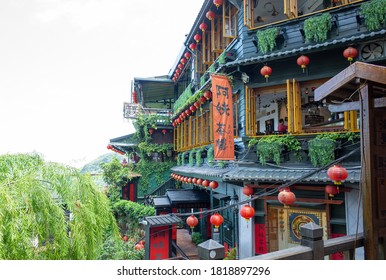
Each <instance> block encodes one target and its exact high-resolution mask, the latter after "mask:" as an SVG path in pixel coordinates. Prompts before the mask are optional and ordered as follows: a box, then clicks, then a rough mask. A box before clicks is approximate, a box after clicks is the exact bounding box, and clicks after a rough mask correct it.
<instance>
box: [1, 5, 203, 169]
mask: <svg viewBox="0 0 386 280" xmlns="http://www.w3.org/2000/svg"><path fill="white" fill-rule="evenodd" d="M202 4H203V0H162V1H159V0H147V1H144V0H141V1H139V0H0V131H1V132H0V154H6V153H25V152H28V153H29V152H38V153H41V154H43V156H44V158H45V159H46V160H49V161H55V162H60V163H64V164H69V165H72V166H75V167H81V166H83V164H85V163H87V162H89V161H91V160H93V159H95V158H96V157H98V156H99V155H101V154H104V153H107V152H108V150H107V149H106V146H107V144H108V142H109V140H110V139H111V138H116V137H119V136H123V135H126V134H129V133H131V132H133V128H132V126H131V125H130V124H129V123H128V122H127V121H125V120H124V119H123V117H122V107H123V106H122V105H123V102H125V101H129V97H130V88H131V81H132V79H133V77H152V76H157V75H165V74H168V72H169V69H170V68H171V67H172V66H173V63H174V61H175V60H176V59H177V55H178V54H179V51H180V49H181V47H182V45H183V42H184V40H185V34H187V33H188V32H189V31H190V28H191V26H192V24H193V23H194V20H195V18H196V16H197V14H198V12H199V10H200V8H201V6H202Z"/></svg>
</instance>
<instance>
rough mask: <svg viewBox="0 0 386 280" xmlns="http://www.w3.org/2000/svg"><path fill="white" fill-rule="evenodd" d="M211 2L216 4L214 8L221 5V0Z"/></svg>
mask: <svg viewBox="0 0 386 280" xmlns="http://www.w3.org/2000/svg"><path fill="white" fill-rule="evenodd" d="M213 4H215V5H216V8H217V9H218V7H220V6H221V5H222V0H213Z"/></svg>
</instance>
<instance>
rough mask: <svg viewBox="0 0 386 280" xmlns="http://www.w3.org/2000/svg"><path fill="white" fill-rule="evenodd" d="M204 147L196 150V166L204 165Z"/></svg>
mask: <svg viewBox="0 0 386 280" xmlns="http://www.w3.org/2000/svg"><path fill="white" fill-rule="evenodd" d="M203 150H204V149H203V148H199V149H197V150H196V166H197V167H200V166H201V165H202V152H203Z"/></svg>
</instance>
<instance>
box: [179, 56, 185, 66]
mask: <svg viewBox="0 0 386 280" xmlns="http://www.w3.org/2000/svg"><path fill="white" fill-rule="evenodd" d="M180 62H181V63H182V64H183V65H184V64H185V63H186V58H184V57H183V58H181V60H180Z"/></svg>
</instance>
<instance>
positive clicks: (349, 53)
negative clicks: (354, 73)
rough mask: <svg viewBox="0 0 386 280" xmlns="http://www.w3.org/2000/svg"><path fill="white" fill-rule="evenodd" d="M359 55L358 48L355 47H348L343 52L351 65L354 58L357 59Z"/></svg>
mask: <svg viewBox="0 0 386 280" xmlns="http://www.w3.org/2000/svg"><path fill="white" fill-rule="evenodd" d="M357 55H358V51H357V49H356V48H353V47H348V48H347V49H345V50H344V51H343V56H344V57H345V58H347V60H348V61H349V62H350V64H351V62H352V61H353V60H354V58H355V57H357Z"/></svg>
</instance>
